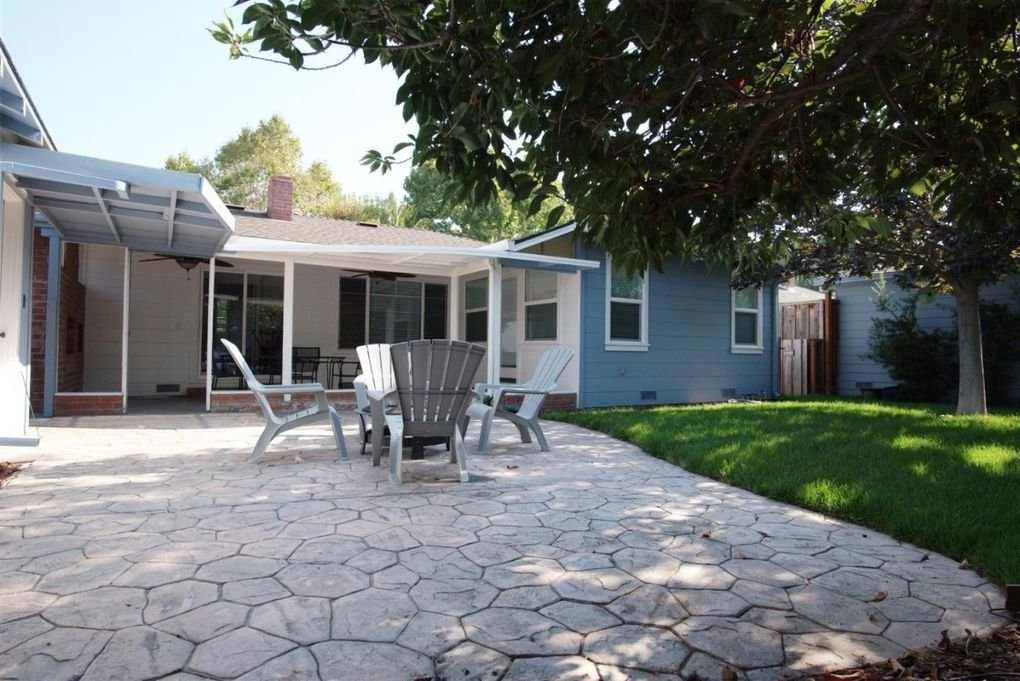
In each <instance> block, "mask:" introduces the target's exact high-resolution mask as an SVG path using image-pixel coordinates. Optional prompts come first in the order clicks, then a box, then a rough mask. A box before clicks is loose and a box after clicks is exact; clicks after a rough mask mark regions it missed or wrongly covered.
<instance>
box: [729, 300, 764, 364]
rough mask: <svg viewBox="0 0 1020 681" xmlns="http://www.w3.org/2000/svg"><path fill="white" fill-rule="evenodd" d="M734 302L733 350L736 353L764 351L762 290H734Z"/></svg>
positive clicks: (732, 322)
mask: <svg viewBox="0 0 1020 681" xmlns="http://www.w3.org/2000/svg"><path fill="white" fill-rule="evenodd" d="M732 301H733V303H732V310H733V317H732V320H731V326H732V329H733V336H732V350H733V351H734V352H760V351H761V350H762V339H761V335H762V331H761V289H760V288H741V289H733V292H732Z"/></svg>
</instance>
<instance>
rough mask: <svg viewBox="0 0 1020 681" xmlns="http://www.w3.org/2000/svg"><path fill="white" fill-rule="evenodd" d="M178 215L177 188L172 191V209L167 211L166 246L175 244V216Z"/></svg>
mask: <svg viewBox="0 0 1020 681" xmlns="http://www.w3.org/2000/svg"><path fill="white" fill-rule="evenodd" d="M176 215H177V190H176V189H175V190H173V191H172V192H170V210H169V212H168V213H167V219H166V222H167V225H166V246H167V248H170V247H171V246H173V245H174V217H175V216H176Z"/></svg>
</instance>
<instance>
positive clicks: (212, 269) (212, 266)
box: [205, 256, 216, 411]
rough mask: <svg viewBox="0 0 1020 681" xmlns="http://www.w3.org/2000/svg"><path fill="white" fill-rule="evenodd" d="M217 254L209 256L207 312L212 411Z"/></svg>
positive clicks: (207, 373) (207, 384)
mask: <svg viewBox="0 0 1020 681" xmlns="http://www.w3.org/2000/svg"><path fill="white" fill-rule="evenodd" d="M215 301H216V256H213V257H211V258H209V295H208V296H206V312H205V410H206V411H212V379H213V363H212V358H213V310H214V308H215V307H216V305H215Z"/></svg>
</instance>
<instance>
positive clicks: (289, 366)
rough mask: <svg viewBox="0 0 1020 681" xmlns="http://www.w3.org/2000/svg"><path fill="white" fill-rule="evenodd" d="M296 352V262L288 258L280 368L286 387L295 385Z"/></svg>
mask: <svg viewBox="0 0 1020 681" xmlns="http://www.w3.org/2000/svg"><path fill="white" fill-rule="evenodd" d="M293 352H294V260H293V258H288V259H287V260H284V261H283V348H282V352H281V353H280V357H281V358H282V362H283V366H281V367H280V377H281V378H280V380H281V382H282V383H283V384H284V385H290V384H291V383H293V374H292V373H291V372H292V370H293V368H294V365H293ZM283 400H284V401H285V402H289V401H290V395H284V396H283Z"/></svg>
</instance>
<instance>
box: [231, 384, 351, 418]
mask: <svg viewBox="0 0 1020 681" xmlns="http://www.w3.org/2000/svg"><path fill="white" fill-rule="evenodd" d="M326 398H327V399H328V400H329V403H330V404H331V405H333V407H334V408H335V409H337V410H338V411H351V410H353V409H354V407H355V406H356V402H355V400H354V391H353V390H328V391H326ZM269 403H270V404H271V405H272V406H273V410H274V411H276V412H277V413H281V414H287V413H290V412H295V411H300V410H302V409H308V408H309V407H311V406H312V405H313V404H314V403H315V398H314V397H312V396H311V395H293V396H292V397H291V400H290V402H284V401H283V395H271V396H270V397H269ZM212 411H215V412H251V413H256V414H257V413H260V412H261V410H260V409H259V404H258V402H256V401H255V395H254V394H252V393H251V391H248V390H219V391H214V392H213V394H212Z"/></svg>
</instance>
